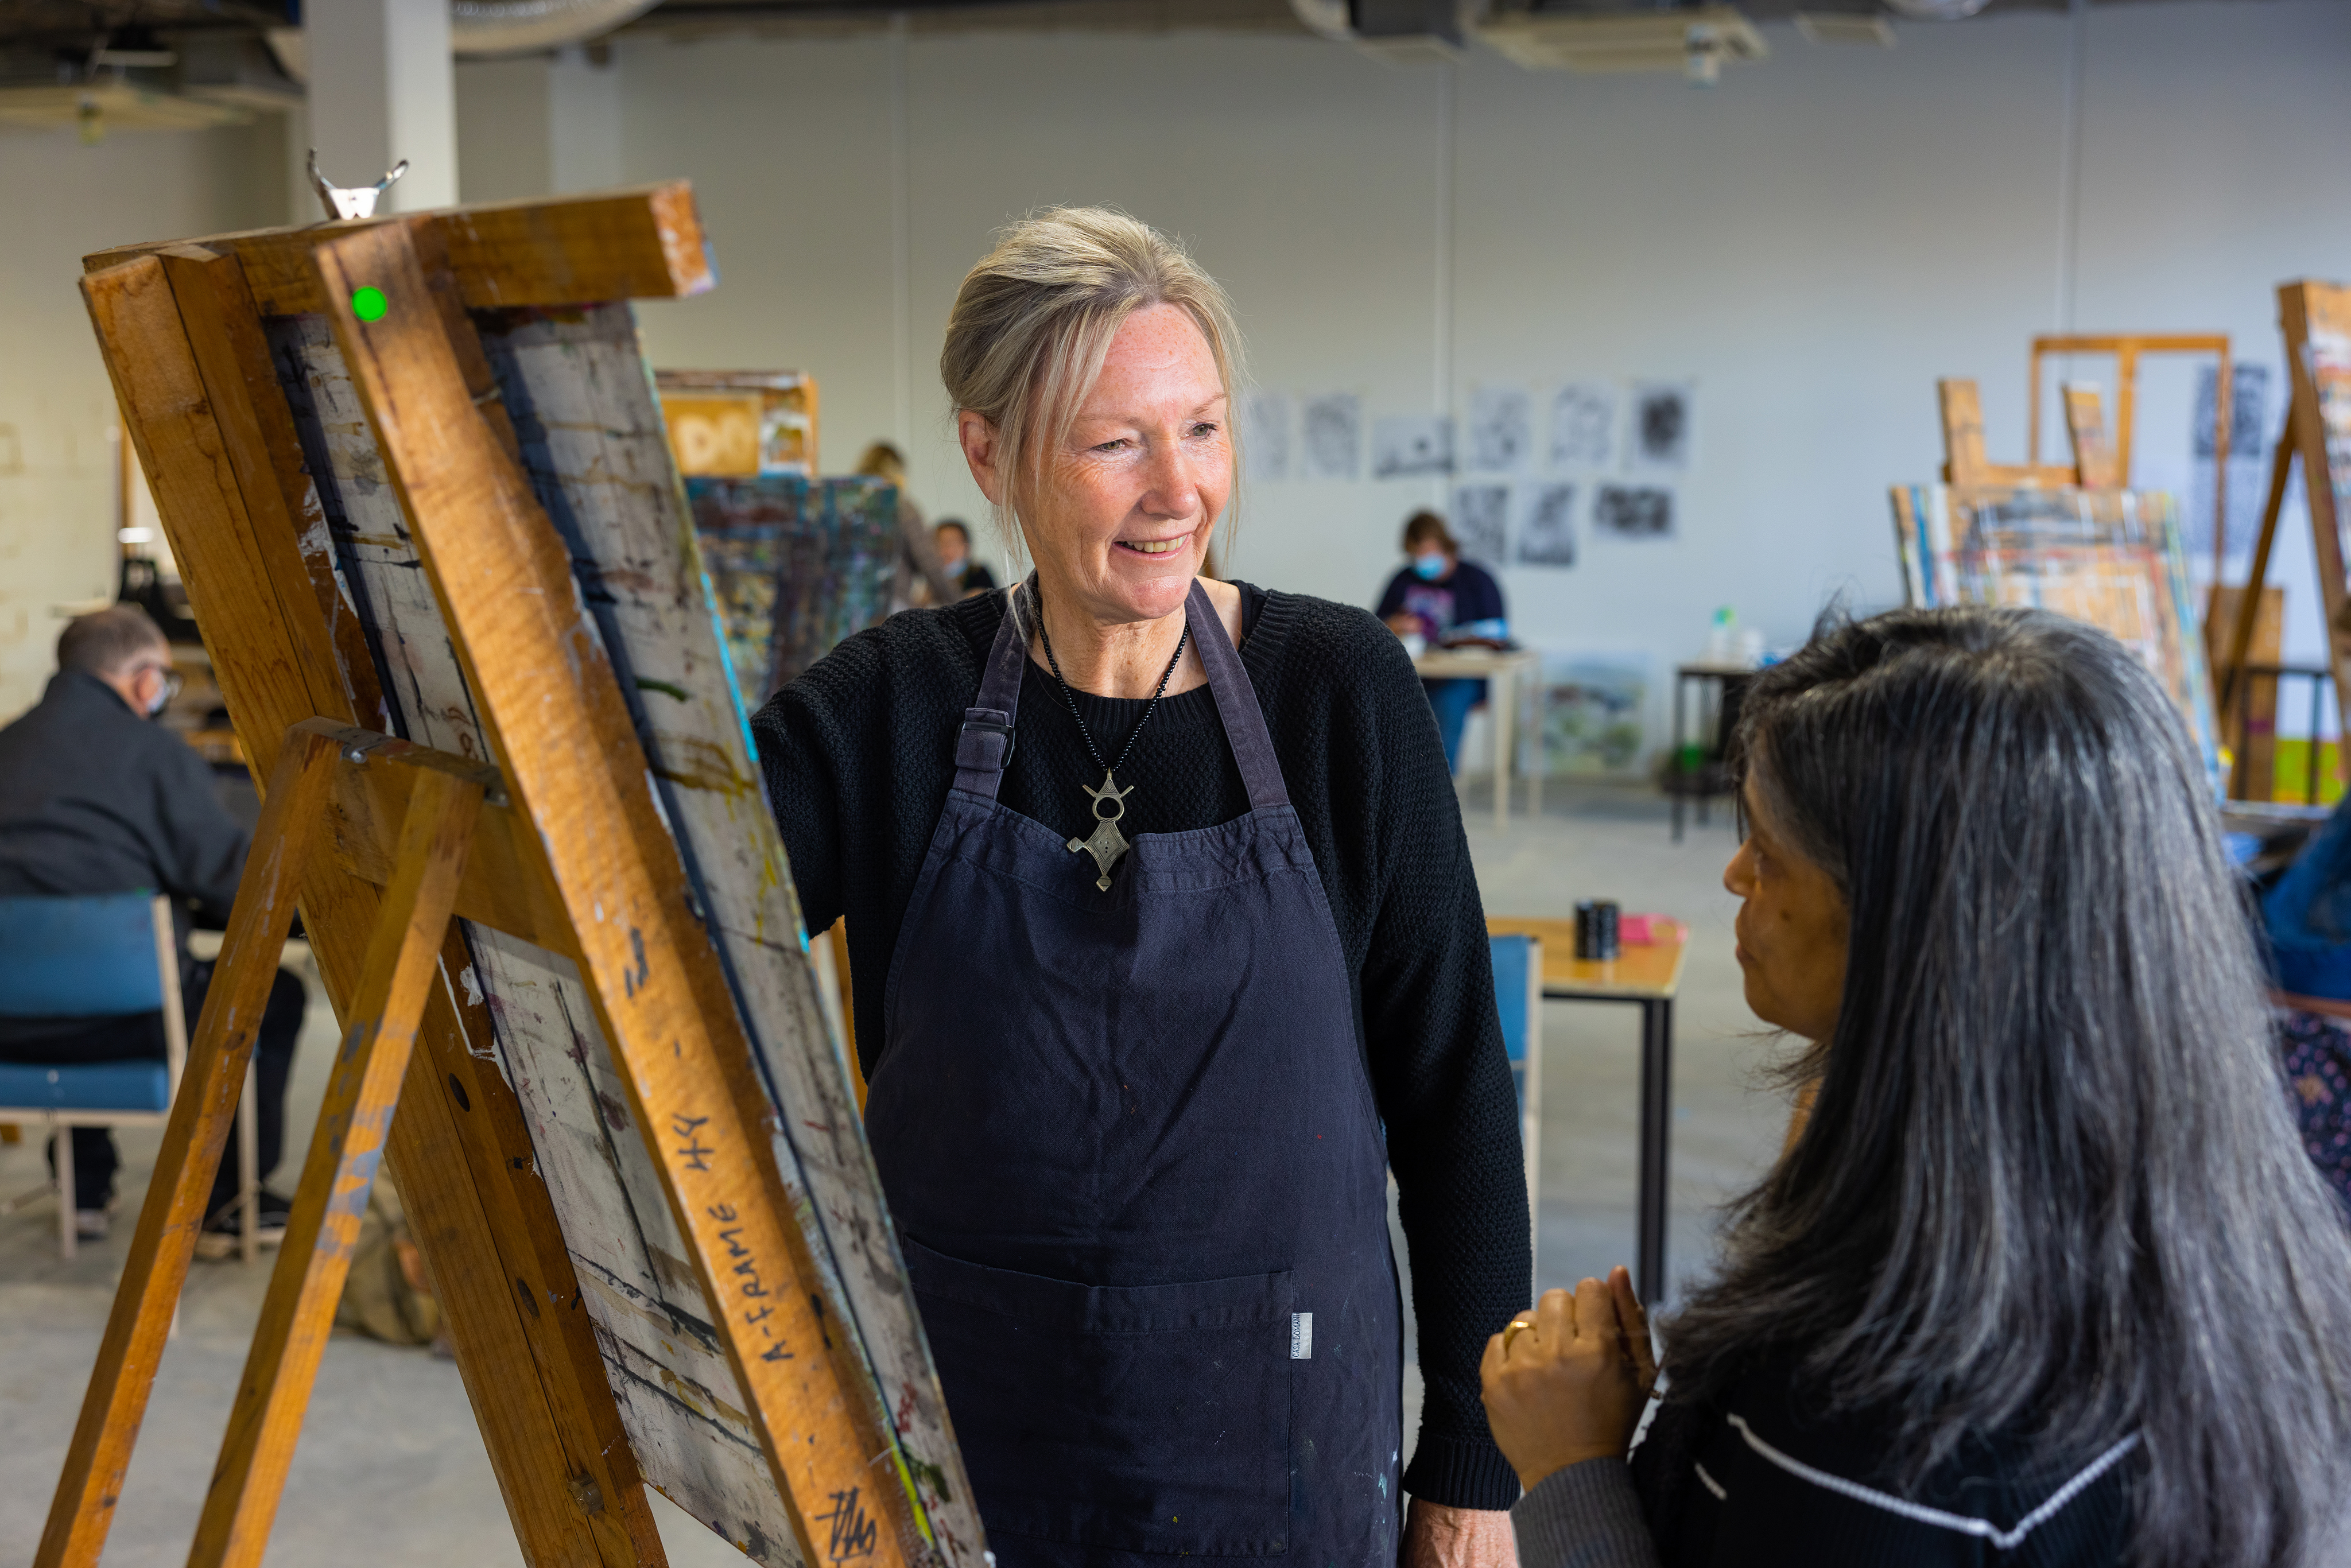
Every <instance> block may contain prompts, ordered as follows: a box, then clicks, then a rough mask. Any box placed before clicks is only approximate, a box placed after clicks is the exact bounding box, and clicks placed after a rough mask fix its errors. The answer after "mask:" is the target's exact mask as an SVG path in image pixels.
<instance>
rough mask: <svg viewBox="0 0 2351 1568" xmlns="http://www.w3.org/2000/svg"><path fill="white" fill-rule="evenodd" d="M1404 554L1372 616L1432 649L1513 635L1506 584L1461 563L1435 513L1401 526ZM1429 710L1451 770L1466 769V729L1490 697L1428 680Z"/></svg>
mask: <svg viewBox="0 0 2351 1568" xmlns="http://www.w3.org/2000/svg"><path fill="white" fill-rule="evenodd" d="M1404 553H1405V556H1406V557H1408V558H1409V561H1410V564H1408V565H1407V566H1405V569H1404V570H1402V571H1399V572H1397V573H1396V574H1395V576H1394V577H1392V578H1390V579H1389V580H1388V586H1387V591H1385V592H1384V593H1382V594H1381V595H1380V607H1379V609H1378V610H1377V611H1375V612H1374V613H1375V614H1377V615H1378V616H1379V618H1380V619H1381V620H1383V621H1384V622H1387V623H1388V630H1390V631H1392V632H1395V634H1396V635H1397V636H1399V637H1419V638H1422V639H1424V640H1425V641H1426V643H1428V645H1429V646H1431V647H1456V646H1459V645H1461V644H1463V643H1482V644H1485V645H1488V646H1499V645H1501V644H1502V643H1505V642H1507V641H1508V640H1509V638H1510V622H1509V621H1508V620H1507V619H1506V618H1505V616H1504V613H1503V610H1502V585H1501V584H1500V583H1499V582H1496V581H1495V580H1494V579H1493V576H1492V574H1491V573H1489V572H1488V571H1487V570H1486V569H1485V568H1484V567H1482V566H1479V564H1478V563H1477V562H1475V561H1468V560H1463V559H1461V547H1460V546H1459V545H1458V544H1456V543H1455V542H1454V539H1453V532H1452V530H1451V529H1449V528H1447V527H1446V526H1445V519H1444V518H1443V517H1438V516H1437V514H1436V513H1435V512H1415V513H1414V514H1413V515H1412V516H1411V517H1408V518H1406V519H1405V525H1404ZM1420 685H1421V689H1422V690H1424V691H1426V693H1427V694H1428V706H1430V707H1432V708H1435V709H1436V710H1437V738H1438V739H1439V740H1442V741H1443V742H1444V743H1445V762H1446V766H1447V767H1448V768H1458V767H1459V766H1460V764H1461V727H1462V726H1463V725H1465V724H1467V723H1468V719H1469V710H1470V709H1471V708H1473V707H1476V706H1478V705H1479V703H1481V702H1484V701H1485V700H1486V683H1485V682H1483V681H1469V680H1444V681H1423V682H1421V683H1420Z"/></svg>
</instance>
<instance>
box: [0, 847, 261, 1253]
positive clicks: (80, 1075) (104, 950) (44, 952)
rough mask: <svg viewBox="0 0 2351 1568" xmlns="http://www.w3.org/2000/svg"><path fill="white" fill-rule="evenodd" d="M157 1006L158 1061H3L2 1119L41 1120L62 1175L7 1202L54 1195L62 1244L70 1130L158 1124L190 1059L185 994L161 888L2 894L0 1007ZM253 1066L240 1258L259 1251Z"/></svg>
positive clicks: (245, 1121) (81, 1013) (26, 1010)
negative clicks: (58, 895) (160, 1023)
mask: <svg viewBox="0 0 2351 1568" xmlns="http://www.w3.org/2000/svg"><path fill="white" fill-rule="evenodd" d="M157 1011H161V1012H162V1015H163V1051H164V1057H163V1060H162V1061H106V1062H71V1063H68V1062H60V1063H57V1064H56V1065H53V1066H52V1065H44V1064H41V1063H26V1062H15V1061H0V1122H5V1123H31V1124H38V1125H40V1126H42V1127H44V1128H46V1129H47V1131H48V1133H49V1135H50V1147H51V1149H52V1151H53V1153H54V1155H55V1157H56V1164H57V1174H56V1175H55V1176H52V1177H51V1178H50V1179H49V1180H48V1181H47V1182H45V1183H43V1184H42V1185H41V1186H37V1187H36V1188H34V1189H33V1190H32V1191H31V1192H29V1193H26V1194H24V1195H22V1196H21V1197H16V1198H15V1199H13V1200H11V1201H9V1202H8V1203H6V1204H5V1205H0V1214H9V1213H14V1212H15V1211H16V1209H18V1208H21V1207H24V1206H25V1205H26V1204H27V1203H29V1202H31V1201H32V1200H33V1199H35V1198H37V1197H41V1196H43V1195H45V1194H47V1193H52V1192H53V1193H55V1194H56V1195H57V1249H58V1251H59V1252H60V1254H62V1255H63V1256H65V1257H68V1258H70V1257H72V1256H73V1255H74V1244H75V1235H74V1175H73V1129H74V1128H76V1127H127V1126H141V1125H145V1126H159V1125H161V1124H163V1123H164V1122H166V1121H168V1120H169V1119H170V1118H171V1114H172V1097H173V1096H174V1095H176V1094H177V1093H178V1092H179V1088H180V1074H181V1073H182V1072H183V1071H184V1070H185V1068H186V1066H187V1059H188V1027H187V1019H186V1016H185V1015H184V1013H183V1011H182V1009H181V1004H180V959H179V942H178V938H177V937H176V936H174V934H173V932H172V907H171V902H170V901H169V900H168V899H165V898H163V897H161V896H160V895H156V894H148V893H144V892H141V893H116V894H98V895H94V896H90V897H80V898H0V1017H8V1018H87V1019H104V1018H120V1017H125V1016H128V1015H131V1014H136V1013H152V1012H157ZM254 1110H255V1098H254V1084H253V1076H252V1072H251V1070H250V1069H249V1068H248V1070H247V1071H246V1082H245V1094H244V1099H243V1102H242V1103H241V1104H240V1105H239V1106H238V1108H237V1147H238V1149H239V1150H240V1151H241V1152H242V1154H243V1155H244V1158H245V1164H244V1169H245V1171H246V1181H245V1186H244V1191H243V1193H242V1195H241V1197H242V1199H243V1210H244V1216H243V1218H244V1231H245V1238H244V1239H245V1247H244V1252H245V1256H246V1260H247V1261H250V1260H252V1259H253V1257H254V1256H255V1252H256V1247H255V1241H254V1238H255V1229H256V1219H257V1218H258V1216H257V1212H256V1208H257V1206H256V1202H255V1199H256V1196H257V1194H258V1192H259V1184H258V1183H256V1181H254V1180H253V1177H252V1173H253V1171H254V1168H255V1166H256V1165H257V1164H258V1163H259V1161H258V1157H257V1155H258V1151H257V1149H256V1144H257V1142H258V1140H257V1136H256V1121H255V1116H254Z"/></svg>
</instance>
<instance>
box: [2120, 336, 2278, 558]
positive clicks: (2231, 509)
mask: <svg viewBox="0 0 2351 1568" xmlns="http://www.w3.org/2000/svg"><path fill="white" fill-rule="evenodd" d="M2229 372H2230V373H2229V472H2228V473H2227V474H2225V475H2220V474H2215V473H2213V471H2212V467H2213V460H2214V458H2216V457H2217V456H2219V455H2220V446H2219V444H2218V443H2217V442H2216V441H2215V440H2214V439H2213V434H2214V432H2213V428H2212V423H2213V417H2214V415H2215V414H2216V413H2218V412H2219V410H2218V408H2217V407H2216V406H2215V405H2216V404H2217V403H2218V402H2219V401H2220V400H2219V397H2218V395H2217V394H2218V393H2219V392H2220V366H2219V365H2216V364H2206V365H2199V366H2197V367H2196V402H2195V412H2194V413H2193V414H2192V415H2191V416H2190V417H2191V418H2192V419H2193V421H2194V423H2193V424H2192V426H2191V427H2190V429H2189V451H2190V452H2191V454H2192V455H2193V458H2194V461H2193V462H2192V463H2191V464H2190V465H2189V477H2188V484H2187V486H2186V489H2187V494H2186V495H2185V496H2184V497H2181V499H2180V519H2179V520H2180V523H2181V525H2182V530H2181V531H2182V538H2181V542H2182V543H2183V544H2185V545H2186V546H2187V547H2188V553H2189V556H2190V558H2192V559H2201V558H2203V557H2205V556H2209V555H2210V554H2211V553H2212V487H2213V486H2215V485H2222V484H2225V485H2226V486H2228V490H2227V495H2228V497H2229V501H2228V514H2229V515H2228V529H2229V540H2228V554H2229V555H2230V556H2231V557H2232V558H2233V557H2239V556H2243V555H2246V554H2249V553H2250V552H2251V550H2252V545H2253V539H2254V537H2255V536H2256V535H2257V534H2258V533H2259V532H2260V530H2261V520H2262V507H2263V506H2264V504H2265V502H2266V499H2267V475H2268V469H2269V465H2268V463H2266V462H2265V461H2264V459H2265V458H2266V457H2267V456H2268V455H2269V444H2270V440H2271V431H2270V367H2269V366H2267V365H2248V364H2245V363H2242V362H2241V361H2240V362H2237V363H2234V364H2231V366H2230V367H2229ZM2140 482H2141V483H2142V484H2144V483H2146V480H2145V479H2142V480H2141V481H2140Z"/></svg>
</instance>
